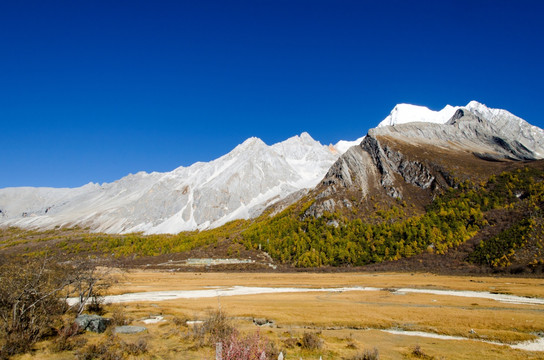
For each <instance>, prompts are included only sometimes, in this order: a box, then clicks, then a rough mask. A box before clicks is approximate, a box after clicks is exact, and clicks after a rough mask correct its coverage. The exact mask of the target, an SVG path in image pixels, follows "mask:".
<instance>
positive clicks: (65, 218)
mask: <svg viewBox="0 0 544 360" xmlns="http://www.w3.org/2000/svg"><path fill="white" fill-rule="evenodd" d="M338 156H339V155H338V154H336V153H334V152H332V151H331V150H330V149H329V148H328V147H326V146H323V145H321V144H320V143H319V142H318V141H315V140H314V139H312V137H311V136H310V135H309V134H308V133H302V134H301V135H299V136H293V137H292V138H289V139H287V140H285V141H283V142H280V143H277V144H274V145H272V146H268V145H267V144H265V143H264V142H263V141H262V140H261V139H259V138H256V137H252V138H249V139H247V140H245V141H244V142H243V143H242V144H240V145H238V146H236V147H235V148H234V149H233V150H232V151H231V152H229V153H228V154H226V155H223V156H221V157H220V158H218V159H215V160H212V161H210V162H198V163H195V164H193V165H191V166H188V167H179V168H177V169H175V170H173V171H171V172H166V173H157V172H154V173H150V174H148V173H145V172H140V173H137V174H130V175H127V176H125V177H123V178H121V179H119V180H117V181H115V182H112V183H105V184H102V185H101V186H99V185H96V184H90V185H86V186H84V187H81V188H77V189H45V188H9V189H0V211H1V213H0V226H1V225H4V226H19V227H26V228H52V227H54V226H74V225H81V226H84V227H87V226H88V227H90V228H91V229H92V230H94V231H101V232H108V233H126V232H137V231H142V232H144V233H178V232H180V231H186V230H195V229H206V228H213V227H217V226H221V225H223V224H225V223H226V222H228V221H231V220H236V219H243V218H245V219H247V218H251V217H255V216H258V215H259V214H260V213H261V212H262V211H263V210H264V209H265V208H266V207H267V206H268V205H271V204H272V203H274V202H276V201H279V200H282V199H284V198H285V197H287V196H289V195H291V194H293V193H295V192H298V191H299V190H302V189H305V188H311V187H314V186H315V185H316V184H317V183H318V182H319V181H320V180H321V179H322V178H323V176H324V175H325V173H326V172H327V170H328V169H329V167H330V166H331V165H332V164H333V163H334V162H335V161H336V159H337V158H338Z"/></svg>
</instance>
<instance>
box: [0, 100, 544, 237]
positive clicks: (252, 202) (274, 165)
mask: <svg viewBox="0 0 544 360" xmlns="http://www.w3.org/2000/svg"><path fill="white" fill-rule="evenodd" d="M542 154H544V131H543V130H541V129H539V128H537V127H534V126H532V125H530V124H528V123H527V122H525V121H524V120H522V119H520V118H518V117H516V116H514V115H512V114H511V113H509V112H507V111H505V110H499V109H489V108H487V107H486V106H485V105H482V104H480V103H478V102H475V101H472V102H470V103H469V104H467V106H464V107H453V106H449V105H448V106H446V107H445V108H444V109H442V110H441V111H432V110H429V109H427V108H424V107H421V106H415V105H408V104H399V105H397V106H396V107H395V108H394V109H393V110H392V111H391V113H390V114H389V115H388V116H387V117H386V118H385V119H384V120H383V121H382V122H380V123H379V125H378V127H377V128H375V129H371V130H370V131H369V132H368V134H367V135H366V136H363V137H360V138H359V139H357V140H355V141H340V142H338V143H337V144H335V145H334V146H332V145H330V146H323V145H321V144H320V143H319V142H317V141H315V140H314V139H312V138H311V137H310V135H308V134H307V133H303V134H301V135H300V136H295V137H292V138H290V139H287V140H285V141H283V142H280V143H277V144H274V145H272V146H268V145H266V144H265V143H264V142H262V141H261V140H260V139H258V138H250V139H248V140H246V141H245V142H244V143H242V144H240V145H239V146H237V147H236V148H235V149H234V150H232V151H231V152H230V153H228V154H226V155H224V156H222V157H220V158H218V159H216V160H214V161H211V162H208V163H195V164H193V165H191V166H189V167H180V168H177V169H175V170H173V171H171V172H167V173H156V172H153V173H145V172H140V173H137V174H134V175H129V176H126V177H124V178H122V179H120V180H118V181H115V182H113V183H109V184H102V185H98V184H92V183H91V184H88V185H85V186H83V187H80V188H75V189H52V188H6V189H0V226H17V227H22V228H40V229H49V228H54V227H56V226H74V225H78V226H81V227H83V228H87V227H88V228H89V229H90V230H91V231H97V232H107V233H129V232H144V233H146V234H159V233H178V232H180V231H186V230H195V229H208V228H214V227H218V226H221V225H223V224H225V223H227V222H228V221H231V220H235V219H248V218H254V217H256V216H258V215H259V214H261V213H262V212H263V210H264V209H265V208H266V207H268V206H271V205H273V204H278V203H279V204H281V206H279V209H282V208H284V207H285V206H287V205H289V204H291V203H293V202H295V201H296V200H298V199H300V198H301V197H302V196H303V195H304V194H305V193H306V191H308V190H307V189H312V188H314V187H316V185H317V187H316V188H315V189H314V190H313V191H312V193H311V195H310V198H312V199H315V200H316V201H315V202H313V204H312V205H311V206H310V207H309V208H308V209H306V213H305V216H312V217H319V216H321V215H322V214H324V213H325V212H329V213H330V212H335V211H338V210H341V211H347V212H350V211H351V212H354V210H355V208H359V210H361V212H359V213H362V212H363V213H364V211H363V210H365V206H367V207H368V206H374V207H375V206H376V205H375V204H376V203H380V202H383V203H384V204H385V205H384V206H386V207H387V204H388V203H391V202H392V201H397V199H402V200H404V201H406V202H408V203H410V204H412V205H413V206H414V207H415V209H416V210H417V209H420V210H421V209H422V208H423V206H424V205H425V204H428V203H429V201H430V199H432V198H433V196H434V195H435V194H436V193H437V191H439V190H440V189H444V188H446V187H449V186H455V185H456V184H457V183H459V182H460V181H462V180H463V179H468V178H470V179H473V180H474V179H476V180H478V179H481V180H483V179H486V178H487V177H488V176H489V174H493V173H497V172H498V171H500V170H501V169H504V168H507V167H508V164H509V163H511V162H512V161H527V160H533V159H539V158H542ZM354 213H356V212H354ZM367 213H371V211H370V212H369V211H367Z"/></svg>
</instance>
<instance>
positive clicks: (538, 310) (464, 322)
mask: <svg viewBox="0 0 544 360" xmlns="http://www.w3.org/2000/svg"><path fill="white" fill-rule="evenodd" d="M116 277H117V280H118V282H117V283H116V285H115V286H114V287H112V288H111V289H110V293H111V294H122V293H127V292H143V291H164V290H196V289H206V288H209V287H228V286H234V285H244V286H266V287H312V288H315V287H342V286H370V287H378V288H381V289H383V290H381V291H371V292H358V291H355V292H340V293H336V292H335V293H333V292H320V293H315V292H314V293H311V292H308V293H290V294H289V293H278V294H268V295H246V296H232V297H221V298H208V299H179V300H170V301H162V302H141V303H126V304H121V305H110V306H109V307H108V310H109V311H110V312H111V311H114V309H115V308H117V310H116V311H119V309H121V310H122V312H123V314H125V316H127V317H128V318H131V319H132V324H134V325H144V324H143V323H142V322H141V321H140V320H141V319H144V318H146V317H149V316H153V315H162V316H164V319H165V320H166V321H164V322H161V323H158V324H150V325H145V326H146V327H148V332H147V334H146V335H144V336H145V339H146V341H147V342H148V344H149V350H150V351H149V352H148V353H147V355H145V358H153V359H211V358H213V353H212V349H211V348H209V347H202V348H194V344H193V342H192V341H191V339H190V336H188V335H187V334H190V332H191V329H190V327H188V326H187V325H186V324H185V320H201V319H204V318H206V316H207V313H208V312H209V311H210V310H213V309H218V308H219V307H220V308H221V310H222V311H224V312H226V313H227V314H228V315H229V317H231V318H232V320H233V321H234V322H235V324H236V326H237V328H239V329H240V330H241V331H242V332H244V333H249V332H254V331H256V330H257V329H259V330H260V332H261V334H263V335H265V336H266V337H268V338H269V339H270V340H271V341H272V342H274V343H275V344H276V345H277V347H278V348H280V349H284V350H285V352H286V355H287V356H286V359H299V358H301V357H302V358H303V359H316V360H317V359H319V357H320V356H322V358H323V359H342V358H345V359H350V358H353V356H355V355H356V354H357V353H360V352H361V351H362V350H363V349H372V348H374V347H376V348H377V349H378V350H379V353H380V358H381V359H410V358H418V357H416V356H415V355H414V353H413V349H414V347H415V346H416V345H419V346H420V348H421V349H422V351H423V352H424V353H425V354H426V355H427V356H428V357H427V358H429V359H430V358H435V359H441V358H444V359H475V358H478V359H481V360H484V359H540V358H544V353H541V352H527V351H522V350H515V349H512V348H510V347H509V346H500V345H492V344H488V343H484V342H480V341H472V340H467V341H454V340H439V339H431V338H423V337H410V336H404V335H393V334H389V333H385V332H383V331H381V329H390V328H396V329H403V330H416V331H425V332H431V333H436V334H444V335H454V336H462V337H471V338H474V339H480V340H489V341H498V342H502V343H515V342H520V341H524V340H530V339H535V338H536V336H535V334H537V333H539V332H542V331H543V330H544V308H543V306H542V305H517V304H507V303H501V302H498V301H494V300H487V299H480V298H461V297H453V296H438V295H429V294H410V293H407V294H404V295H401V294H398V293H394V292H391V291H390V289H393V288H401V287H412V288H432V289H451V290H473V291H491V292H497V293H504V294H512V295H519V296H529V297H539V298H544V282H543V281H542V280H540V279H524V278H494V277H466V276H465V277H463V276H438V275H432V274H396V273H377V274H369V273H347V274H316V273H295V274H278V273H256V274H247V273H172V272H158V271H143V270H137V271H132V272H129V273H121V272H119V273H117V274H116ZM253 318H266V319H271V320H273V321H274V323H275V325H274V326H272V327H260V328H259V327H257V326H256V325H254V324H253V322H252V321H251V320H252V319H253ZM180 319H181V320H182V321H180ZM304 332H315V333H318V334H319V337H320V338H321V339H322V340H323V347H322V348H321V349H319V350H305V349H302V348H300V347H298V346H294V347H292V348H289V347H287V346H286V344H288V343H289V340H288V339H290V338H296V339H299V338H300V337H301V336H302V334H303V333H304ZM84 336H85V337H86V338H87V340H88V341H89V342H91V343H92V342H93V341H94V342H98V341H100V339H102V338H103V337H104V336H106V335H97V334H86V335H84ZM118 336H119V337H120V338H121V339H123V340H124V341H127V342H130V341H135V339H136V338H137V337H138V336H139V335H118ZM49 347H50V344H48V343H47V342H42V343H39V344H38V348H37V349H38V350H37V351H36V352H35V353H34V354H33V355H25V356H22V357H20V358H19V359H30V358H32V359H71V358H73V356H74V355H73V352H69V351H68V352H61V353H52V352H51V351H50V350H48V349H49ZM134 358H142V357H134Z"/></svg>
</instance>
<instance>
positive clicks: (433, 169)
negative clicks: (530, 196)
mask: <svg viewBox="0 0 544 360" xmlns="http://www.w3.org/2000/svg"><path fill="white" fill-rule="evenodd" d="M450 115H451V116H450ZM410 119H412V120H415V121H410ZM543 141H544V131H543V130H542V129H540V128H537V127H535V126H532V125H530V124H529V123H527V122H526V121H524V120H522V119H520V118H518V117H516V116H514V115H512V114H511V113H509V112H507V111H505V110H498V109H489V108H487V107H486V106H485V105H483V104H480V103H478V102H475V101H472V102H470V103H469V104H468V105H467V106H466V107H452V106H446V107H445V108H444V109H442V110H441V111H438V112H433V111H431V110H429V109H427V108H422V107H418V106H413V105H407V104H401V105H397V106H396V107H395V108H394V109H393V111H392V112H391V114H390V115H389V116H388V117H387V118H386V119H385V120H384V121H382V122H381V123H380V124H379V126H378V127H377V128H375V129H371V130H370V131H369V132H368V134H367V135H366V137H364V139H363V140H362V142H361V143H360V144H359V145H358V146H353V147H351V148H350V149H349V150H348V151H346V152H345V153H344V154H343V155H342V156H341V157H340V158H339V159H338V160H337V161H336V163H334V165H333V166H332V167H331V169H330V170H329V171H328V172H327V174H326V175H325V178H324V179H323V181H321V183H320V185H319V186H318V187H317V189H316V190H315V193H314V196H315V198H316V199H317V201H316V202H315V203H314V204H313V205H312V206H311V207H310V208H309V209H308V210H307V216H320V215H322V214H323V213H324V212H334V211H337V210H349V209H351V207H352V206H353V205H354V204H352V203H353V202H354V201H353V200H354V199H355V200H356V202H359V199H363V200H365V199H367V200H368V199H369V197H373V198H374V199H375V201H377V199H381V200H383V201H385V202H387V201H388V198H389V200H390V199H404V200H407V201H408V202H411V203H412V204H418V203H419V204H420V205H424V204H426V203H428V202H429V201H430V199H431V198H432V197H433V196H434V194H436V191H437V190H440V189H444V188H446V187H451V186H455V185H456V184H458V183H459V182H460V181H462V180H465V179H471V180H484V179H486V178H487V177H488V176H489V175H491V174H494V173H498V172H500V171H501V170H503V169H506V168H507V167H508V164H509V163H510V162H512V161H528V160H536V159H540V158H542V154H543V151H544V142H543Z"/></svg>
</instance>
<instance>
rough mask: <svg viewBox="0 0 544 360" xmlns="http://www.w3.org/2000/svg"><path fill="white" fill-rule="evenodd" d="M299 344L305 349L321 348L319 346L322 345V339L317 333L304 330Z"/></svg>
mask: <svg viewBox="0 0 544 360" xmlns="http://www.w3.org/2000/svg"><path fill="white" fill-rule="evenodd" d="M300 346H301V347H302V348H303V349H307V350H317V349H321V346H323V341H322V340H321V339H320V338H319V336H318V335H317V334H315V333H308V332H305V333H304V335H302V340H301V342H300Z"/></svg>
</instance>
